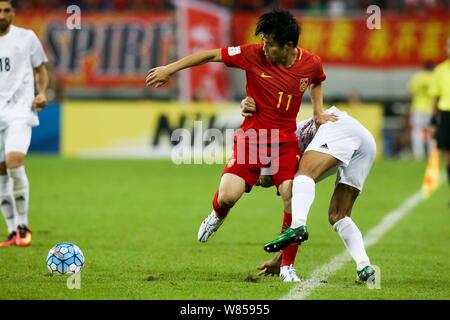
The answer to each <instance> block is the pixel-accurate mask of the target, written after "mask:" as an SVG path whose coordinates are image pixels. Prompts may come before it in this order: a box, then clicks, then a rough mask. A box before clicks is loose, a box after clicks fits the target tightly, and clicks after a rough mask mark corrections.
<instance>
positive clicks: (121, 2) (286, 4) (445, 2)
mask: <svg viewBox="0 0 450 320" xmlns="http://www.w3.org/2000/svg"><path fill="white" fill-rule="evenodd" d="M174 1H176V0H174ZM174 1H170V0H75V1H74V0H26V1H25V0H22V1H21V0H16V1H15V5H16V7H17V8H19V9H29V10H37V9H41V10H51V9H54V10H58V9H62V8H67V7H68V6H69V5H78V6H79V7H80V8H81V9H83V10H93V11H116V10H152V11H155V10H167V9H171V8H173V3H174ZM199 1H200V2H205V3H215V4H219V5H221V6H224V7H227V8H230V9H233V10H254V9H260V8H264V7H280V8H284V9H292V10H305V11H308V12H309V13H314V14H329V15H344V14H349V13H351V12H356V11H365V10H366V9H367V7H368V6H370V5H378V6H379V7H380V8H381V9H382V10H387V11H389V12H395V13H422V14H441V13H445V12H450V0H395V1H392V0H199Z"/></svg>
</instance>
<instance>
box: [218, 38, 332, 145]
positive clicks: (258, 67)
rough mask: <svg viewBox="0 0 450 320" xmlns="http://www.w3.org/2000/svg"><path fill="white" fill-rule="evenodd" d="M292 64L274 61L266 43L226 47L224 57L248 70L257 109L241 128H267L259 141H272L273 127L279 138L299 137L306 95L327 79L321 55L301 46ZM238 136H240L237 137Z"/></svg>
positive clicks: (228, 64) (252, 95) (224, 60)
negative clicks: (311, 85) (300, 119)
mask: <svg viewBox="0 0 450 320" xmlns="http://www.w3.org/2000/svg"><path fill="white" fill-rule="evenodd" d="M297 49H298V55H297V59H296V61H295V62H294V64H293V65H292V66H290V67H283V66H281V65H278V64H275V63H273V62H272V61H270V60H269V59H268V58H267V57H266V56H265V54H264V51H263V45H262V44H251V45H241V46H239V47H226V48H222V60H223V62H224V63H225V64H226V65H227V66H229V67H234V68H240V69H243V70H245V73H246V78H247V86H246V92H247V95H248V96H249V97H252V98H253V99H254V100H255V102H256V106H257V108H256V112H255V113H254V114H253V116H252V117H246V118H245V120H244V122H243V123H242V125H241V127H240V128H241V129H242V130H243V131H244V132H246V131H247V130H249V129H254V130H256V132H260V131H259V130H261V129H267V130H268V131H269V132H268V135H267V140H266V139H264V138H263V137H262V136H261V135H259V139H258V142H259V143H265V142H271V141H270V137H271V134H270V130H272V129H278V130H279V142H280V143H281V142H290V141H297V136H296V135H295V131H296V129H297V122H296V120H297V114H298V112H299V110H300V105H301V103H302V97H303V94H304V93H305V91H306V89H307V88H308V87H309V85H310V84H311V83H315V84H316V83H320V82H322V81H324V80H325V78H326V75H325V73H324V72H323V67H322V62H321V59H320V58H319V57H318V56H317V55H315V54H313V53H311V52H309V51H307V50H305V49H301V48H297ZM235 139H236V137H235Z"/></svg>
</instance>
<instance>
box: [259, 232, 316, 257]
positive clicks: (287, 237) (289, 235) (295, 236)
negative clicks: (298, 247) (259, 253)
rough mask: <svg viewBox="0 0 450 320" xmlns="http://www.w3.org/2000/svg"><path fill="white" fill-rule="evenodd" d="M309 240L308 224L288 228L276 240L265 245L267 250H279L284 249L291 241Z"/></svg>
mask: <svg viewBox="0 0 450 320" xmlns="http://www.w3.org/2000/svg"><path fill="white" fill-rule="evenodd" d="M306 240H308V230H307V229H306V226H300V227H298V228H295V229H293V228H286V230H284V231H283V232H282V233H281V234H280V235H279V236H278V237H277V238H276V239H275V240H272V241H270V242H269V243H267V244H266V245H265V246H264V250H265V251H267V252H277V251H280V250H283V249H284V248H286V247H287V246H288V245H290V244H291V243H301V242H303V241H306Z"/></svg>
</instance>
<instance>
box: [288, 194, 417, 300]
mask: <svg viewBox="0 0 450 320" xmlns="http://www.w3.org/2000/svg"><path fill="white" fill-rule="evenodd" d="M423 200H424V198H423V196H422V191H418V192H416V193H415V194H413V195H412V196H410V197H409V198H408V199H406V200H405V201H404V202H403V203H402V204H401V205H400V206H399V207H398V208H397V209H395V210H393V211H391V212H389V213H388V214H387V215H386V216H385V217H384V218H383V220H382V221H381V222H380V223H379V224H377V225H376V226H375V227H374V228H372V229H370V230H369V232H368V233H367V235H366V236H365V237H364V244H365V247H366V249H367V248H368V247H370V246H372V245H374V244H376V243H377V242H378V240H380V238H381V237H382V236H383V235H384V234H385V233H386V232H388V231H389V230H391V229H392V228H393V227H394V226H395V225H396V224H397V223H398V222H399V221H400V220H401V219H402V218H403V217H405V216H406V215H407V214H408V213H409V212H411V210H412V209H413V208H414V207H415V206H417V205H418V204H419V203H420V202H422V201H423ZM349 261H352V258H351V257H350V255H349V254H348V253H347V250H345V251H344V252H342V253H341V254H339V255H337V256H335V257H334V258H332V259H331V261H330V262H328V263H327V264H324V265H321V266H320V267H318V268H316V269H315V270H314V271H313V273H312V274H311V277H310V278H309V279H306V280H304V281H302V282H300V283H299V284H298V285H296V286H295V287H294V288H292V289H291V291H289V293H288V294H287V295H285V296H284V297H282V298H281V299H280V300H304V299H306V298H307V297H308V296H309V295H310V294H311V293H312V291H313V290H314V289H316V288H317V287H318V286H320V285H321V284H322V283H323V282H324V281H325V280H327V279H328V277H330V276H331V275H333V274H334V273H336V272H337V271H338V270H339V269H340V268H342V267H343V266H344V264H345V263H347V262H349Z"/></svg>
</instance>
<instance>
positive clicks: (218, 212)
mask: <svg viewBox="0 0 450 320" xmlns="http://www.w3.org/2000/svg"><path fill="white" fill-rule="evenodd" d="M218 198H219V191H217V192H216V194H215V195H214V200H213V208H214V211H215V212H216V216H217V218H219V219H225V217H226V216H227V214H228V212H229V211H230V209H222V208H221V207H220V206H219V202H218V201H217V199H218Z"/></svg>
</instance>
